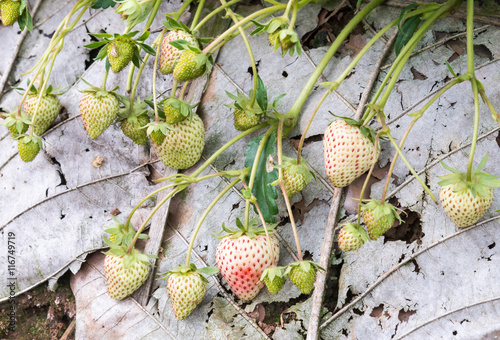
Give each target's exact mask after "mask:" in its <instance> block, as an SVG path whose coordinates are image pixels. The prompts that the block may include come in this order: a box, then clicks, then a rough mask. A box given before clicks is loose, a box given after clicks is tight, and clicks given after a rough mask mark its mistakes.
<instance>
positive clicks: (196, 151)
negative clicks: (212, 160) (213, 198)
mask: <svg viewBox="0 0 500 340" xmlns="http://www.w3.org/2000/svg"><path fill="white" fill-rule="evenodd" d="M172 129H173V130H168V131H166V132H167V133H166V135H165V138H164V140H163V142H162V143H161V144H160V145H159V144H156V143H154V144H153V147H154V148H155V150H156V153H157V154H158V157H160V159H161V161H162V162H163V164H165V165H166V166H168V167H170V168H172V169H187V168H190V167H192V166H193V165H195V164H196V162H198V161H199V159H200V158H201V153H202V151H203V148H204V146H205V127H204V126H203V121H202V120H201V118H200V117H199V116H198V115H197V114H193V117H192V119H191V120H189V119H185V120H183V121H181V122H179V123H176V124H173V125H172ZM160 133H161V132H160Z"/></svg>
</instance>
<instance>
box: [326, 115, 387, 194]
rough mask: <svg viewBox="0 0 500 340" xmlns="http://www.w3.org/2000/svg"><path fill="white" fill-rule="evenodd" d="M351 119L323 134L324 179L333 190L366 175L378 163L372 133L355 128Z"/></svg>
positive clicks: (330, 127)
mask: <svg viewBox="0 0 500 340" xmlns="http://www.w3.org/2000/svg"><path fill="white" fill-rule="evenodd" d="M357 124H359V123H358V122H355V121H353V120H351V119H349V120H348V121H346V119H338V120H335V121H333V122H332V123H331V124H330V125H329V126H328V128H327V129H326V131H325V135H324V139H323V155H324V159H325V169H326V175H327V176H328V178H329V179H330V181H331V182H332V184H333V185H334V186H336V187H339V188H341V187H345V186H347V185H349V184H350V183H351V182H352V181H354V180H355V179H356V178H358V177H359V176H361V175H362V174H363V173H364V172H366V171H367V170H368V169H369V168H370V166H371V165H372V164H373V163H374V162H376V161H377V159H378V156H379V153H380V150H379V148H377V149H375V147H374V144H373V137H372V136H373V135H372V134H369V133H370V132H372V130H369V128H366V127H363V128H360V127H359V126H357ZM367 135H369V136H370V137H368V136H367Z"/></svg>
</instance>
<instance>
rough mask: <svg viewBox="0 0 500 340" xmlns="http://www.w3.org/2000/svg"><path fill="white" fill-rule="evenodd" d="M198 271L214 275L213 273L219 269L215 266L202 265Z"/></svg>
mask: <svg viewBox="0 0 500 340" xmlns="http://www.w3.org/2000/svg"><path fill="white" fill-rule="evenodd" d="M198 271H199V272H200V273H203V274H205V275H208V276H210V275H214V274H217V273H218V272H219V269H217V267H203V268H199V269H198Z"/></svg>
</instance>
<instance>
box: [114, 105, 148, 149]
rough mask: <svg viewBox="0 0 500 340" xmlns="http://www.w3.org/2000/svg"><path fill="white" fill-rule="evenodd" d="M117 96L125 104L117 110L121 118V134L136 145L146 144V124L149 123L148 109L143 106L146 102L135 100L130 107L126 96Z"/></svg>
mask: <svg viewBox="0 0 500 340" xmlns="http://www.w3.org/2000/svg"><path fill="white" fill-rule="evenodd" d="M119 98H120V101H121V102H122V103H123V104H124V105H125V107H124V108H123V109H120V112H119V117H120V119H122V121H121V123H120V128H121V129H122V132H123V134H124V135H125V136H127V137H128V138H130V139H131V140H132V141H133V142H134V143H135V144H137V145H144V144H146V142H147V141H148V134H147V132H146V126H147V125H148V124H149V116H148V113H149V111H148V110H147V109H146V108H145V107H146V103H144V102H143V101H141V100H137V101H136V102H135V103H134V105H132V107H131V105H130V99H129V98H128V97H125V96H119Z"/></svg>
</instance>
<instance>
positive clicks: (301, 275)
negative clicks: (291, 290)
mask: <svg viewBox="0 0 500 340" xmlns="http://www.w3.org/2000/svg"><path fill="white" fill-rule="evenodd" d="M317 269H321V270H324V269H323V268H321V267H320V266H318V265H317V264H316V263H314V262H311V261H299V262H294V263H290V264H289V265H288V266H287V269H286V273H287V274H288V277H289V278H290V281H292V283H293V284H294V285H296V286H297V287H298V288H299V289H300V291H301V292H302V293H303V294H309V293H310V292H311V291H312V290H313V288H314V282H315V281H316V270H317Z"/></svg>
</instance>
